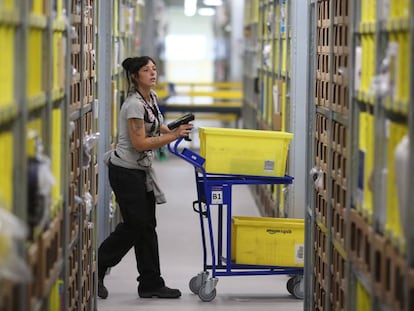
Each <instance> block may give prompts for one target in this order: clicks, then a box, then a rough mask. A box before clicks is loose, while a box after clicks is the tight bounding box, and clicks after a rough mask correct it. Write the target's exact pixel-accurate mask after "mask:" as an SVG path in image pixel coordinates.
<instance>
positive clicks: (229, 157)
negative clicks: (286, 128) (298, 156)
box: [199, 127, 293, 176]
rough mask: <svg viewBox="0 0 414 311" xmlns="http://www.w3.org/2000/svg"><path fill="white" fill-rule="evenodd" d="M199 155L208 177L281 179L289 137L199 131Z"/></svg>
mask: <svg viewBox="0 0 414 311" xmlns="http://www.w3.org/2000/svg"><path fill="white" fill-rule="evenodd" d="M199 137H200V155H201V156H202V157H203V158H205V159H206V162H205V164H204V168H205V170H206V171H207V172H208V173H215V174H240V175H254V176H284V175H285V171H286V160H287V154H288V149H289V143H290V140H291V139H292V137H293V134H291V133H287V132H278V131H263V130H247V129H230V128H211V127H200V128H199Z"/></svg>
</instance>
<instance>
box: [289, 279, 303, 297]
mask: <svg viewBox="0 0 414 311" xmlns="http://www.w3.org/2000/svg"><path fill="white" fill-rule="evenodd" d="M301 283H302V281H300V280H298V281H296V282H294V283H293V284H292V295H293V296H294V297H295V298H297V299H304V298H305V291H304V290H303V286H301V285H302V284H301Z"/></svg>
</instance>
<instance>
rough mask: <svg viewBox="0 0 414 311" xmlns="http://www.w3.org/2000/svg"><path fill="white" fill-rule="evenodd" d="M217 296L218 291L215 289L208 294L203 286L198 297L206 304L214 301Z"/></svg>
mask: <svg viewBox="0 0 414 311" xmlns="http://www.w3.org/2000/svg"><path fill="white" fill-rule="evenodd" d="M216 294H217V291H216V289H215V288H214V289H213V290H212V291H211V292H210V293H207V291H206V286H205V285H203V286H201V287H200V289H199V291H198V297H200V299H201V300H202V301H205V302H208V301H212V300H213V299H214V298H216Z"/></svg>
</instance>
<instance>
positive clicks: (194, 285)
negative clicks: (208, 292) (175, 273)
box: [188, 276, 201, 295]
mask: <svg viewBox="0 0 414 311" xmlns="http://www.w3.org/2000/svg"><path fill="white" fill-rule="evenodd" d="M199 279H200V278H199V277H198V276H193V277H192V278H191V280H190V283H189V284H188V285H189V287H190V290H191V291H192V292H193V294H196V295H198V292H199V291H200V287H201V284H200V282H199Z"/></svg>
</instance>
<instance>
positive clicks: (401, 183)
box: [394, 135, 410, 237]
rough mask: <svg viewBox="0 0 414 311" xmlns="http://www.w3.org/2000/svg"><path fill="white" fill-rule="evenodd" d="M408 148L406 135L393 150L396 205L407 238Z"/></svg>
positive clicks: (408, 140)
mask: <svg viewBox="0 0 414 311" xmlns="http://www.w3.org/2000/svg"><path fill="white" fill-rule="evenodd" d="M409 148H410V139H409V137H408V135H406V136H404V137H403V138H402V139H401V141H400V142H399V144H398V145H397V147H396V148H395V155H394V165H395V183H396V184H397V197H398V203H399V204H398V205H399V207H400V221H401V226H402V228H403V232H404V236H405V237H407V236H408V232H407V231H408V230H407V227H408V222H407V209H408V202H407V199H408V191H409V190H408V189H409V188H410V187H409V186H410V185H409V184H408V182H409V180H408V177H409V175H408V174H409Z"/></svg>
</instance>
